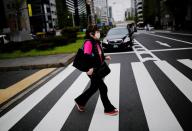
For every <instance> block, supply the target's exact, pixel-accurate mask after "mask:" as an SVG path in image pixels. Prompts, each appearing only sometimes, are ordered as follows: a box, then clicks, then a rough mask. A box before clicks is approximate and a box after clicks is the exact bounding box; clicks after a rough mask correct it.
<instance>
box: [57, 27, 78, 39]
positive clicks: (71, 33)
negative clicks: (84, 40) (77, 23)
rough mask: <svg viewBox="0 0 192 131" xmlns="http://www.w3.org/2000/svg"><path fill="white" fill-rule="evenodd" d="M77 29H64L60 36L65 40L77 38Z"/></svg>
mask: <svg viewBox="0 0 192 131" xmlns="http://www.w3.org/2000/svg"><path fill="white" fill-rule="evenodd" d="M78 31H79V28H78V27H65V28H63V29H62V31H61V34H62V35H63V36H66V37H67V38H72V39H74V38H77V32H78Z"/></svg>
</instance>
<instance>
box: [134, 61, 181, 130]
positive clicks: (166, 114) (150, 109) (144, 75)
mask: <svg viewBox="0 0 192 131" xmlns="http://www.w3.org/2000/svg"><path fill="white" fill-rule="evenodd" d="M131 65H132V68H133V72H134V76H135V80H136V84H137V87H138V90H139V94H140V97H141V101H142V105H143V109H144V112H145V115H146V119H147V123H148V126H149V130H150V131H182V130H183V129H182V128H181V126H180V124H179V122H178V121H177V119H176V118H175V116H174V114H173V113H172V111H171V109H170V108H169V106H168V105H167V103H166V101H165V100H164V98H163V96H162V95H161V93H160V92H159V90H158V88H157V86H156V85H155V83H154V81H153V80H152V78H151V76H150V74H149V73H148V71H147V69H146V68H145V66H144V64H143V63H141V62H135V63H131Z"/></svg>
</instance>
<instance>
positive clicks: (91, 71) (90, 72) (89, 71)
mask: <svg viewBox="0 0 192 131" xmlns="http://www.w3.org/2000/svg"><path fill="white" fill-rule="evenodd" d="M92 74H93V68H90V69H89V70H88V71H87V75H89V76H91V75H92Z"/></svg>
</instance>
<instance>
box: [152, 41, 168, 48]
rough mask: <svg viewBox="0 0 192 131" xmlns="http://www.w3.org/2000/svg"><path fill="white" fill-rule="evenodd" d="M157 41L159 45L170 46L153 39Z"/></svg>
mask: <svg viewBox="0 0 192 131" xmlns="http://www.w3.org/2000/svg"><path fill="white" fill-rule="evenodd" d="M155 42H157V43H159V44H160V45H163V46H167V47H171V46H170V45H168V44H167V43H163V42H161V41H155Z"/></svg>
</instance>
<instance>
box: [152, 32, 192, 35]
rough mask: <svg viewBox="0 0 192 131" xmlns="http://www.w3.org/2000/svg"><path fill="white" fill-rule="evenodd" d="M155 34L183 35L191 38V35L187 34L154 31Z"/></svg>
mask: <svg viewBox="0 0 192 131" xmlns="http://www.w3.org/2000/svg"><path fill="white" fill-rule="evenodd" d="M155 32H156V33H164V34H176V35H184V36H192V34H188V33H174V32H170V31H167V32H165V31H155Z"/></svg>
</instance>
